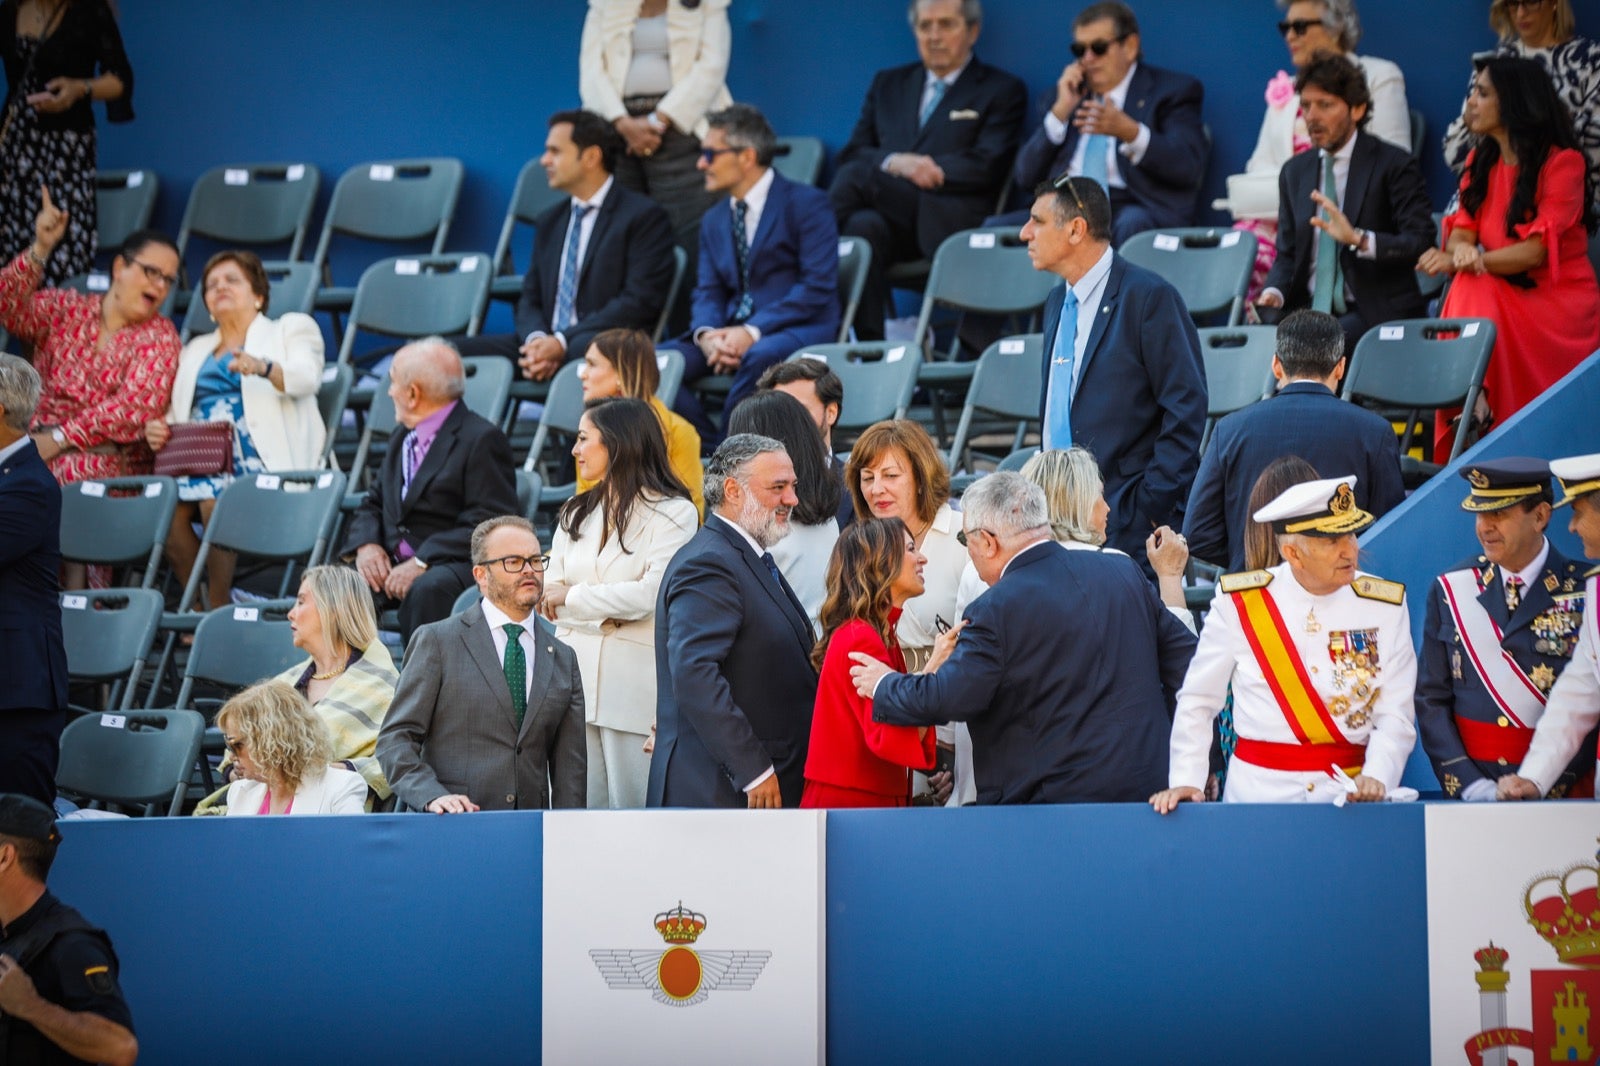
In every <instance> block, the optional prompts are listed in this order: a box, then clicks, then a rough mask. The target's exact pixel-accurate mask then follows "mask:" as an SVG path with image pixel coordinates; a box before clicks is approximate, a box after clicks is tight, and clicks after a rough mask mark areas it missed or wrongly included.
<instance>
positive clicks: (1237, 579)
mask: <svg viewBox="0 0 1600 1066" xmlns="http://www.w3.org/2000/svg"><path fill="white" fill-rule="evenodd" d="M1270 584H1272V571H1270V570H1246V571H1245V572H1244V573H1242V574H1223V575H1222V576H1221V577H1219V578H1217V588H1219V589H1221V590H1222V591H1223V592H1248V591H1249V590H1250V589H1264V588H1266V587H1267V586H1268V585H1270Z"/></svg>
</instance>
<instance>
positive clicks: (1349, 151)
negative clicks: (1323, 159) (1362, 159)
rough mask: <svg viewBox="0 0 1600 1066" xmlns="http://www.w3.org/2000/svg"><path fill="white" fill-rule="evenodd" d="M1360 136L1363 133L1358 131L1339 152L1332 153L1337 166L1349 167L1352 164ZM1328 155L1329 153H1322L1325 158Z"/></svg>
mask: <svg viewBox="0 0 1600 1066" xmlns="http://www.w3.org/2000/svg"><path fill="white" fill-rule="evenodd" d="M1359 136H1361V131H1360V130H1356V131H1355V132H1354V133H1352V134H1351V135H1350V139H1349V140H1348V141H1345V142H1344V144H1343V146H1341V147H1340V148H1339V150H1338V151H1337V152H1334V153H1332V154H1333V162H1334V165H1335V166H1339V165H1341V164H1342V165H1345V166H1348V165H1349V164H1350V157H1351V156H1352V155H1354V154H1355V151H1356V138H1357V137H1359ZM1328 154H1329V153H1328V152H1326V151H1324V152H1323V153H1322V155H1323V156H1327V155H1328Z"/></svg>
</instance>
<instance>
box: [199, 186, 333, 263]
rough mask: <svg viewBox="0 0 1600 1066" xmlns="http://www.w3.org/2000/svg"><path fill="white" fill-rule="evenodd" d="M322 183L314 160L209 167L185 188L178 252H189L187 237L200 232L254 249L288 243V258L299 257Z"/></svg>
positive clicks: (234, 246)
mask: <svg viewBox="0 0 1600 1066" xmlns="http://www.w3.org/2000/svg"><path fill="white" fill-rule="evenodd" d="M321 187H322V171H320V170H318V169H317V167H316V165H315V164H312V163H230V164H227V165H226V166H220V167H212V168H211V169H210V170H208V171H206V172H205V173H204V174H202V175H200V177H199V178H197V179H196V180H195V183H194V186H193V188H191V189H190V190H189V202H188V203H187V204H186V205H185V206H184V209H183V221H182V222H181V223H179V225H178V256H179V258H180V259H181V258H183V256H184V254H185V253H186V252H187V251H188V249H189V239H190V238H191V237H202V238H204V239H206V240H208V241H216V242H217V243H219V244H224V245H227V246H228V247H230V248H239V247H244V248H249V249H251V250H253V251H257V252H259V251H260V250H262V249H270V248H275V247H276V246H278V245H287V246H288V253H287V258H289V259H299V258H300V253H301V252H302V251H303V250H304V247H305V241H306V231H307V230H308V229H309V228H310V225H311V209H312V207H313V206H314V205H315V204H316V202H317V191H318V190H319V189H320V188H321Z"/></svg>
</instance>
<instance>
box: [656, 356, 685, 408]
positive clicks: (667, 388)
mask: <svg viewBox="0 0 1600 1066" xmlns="http://www.w3.org/2000/svg"><path fill="white" fill-rule="evenodd" d="M656 367H657V368H658V369H659V370H660V371H661V384H659V385H657V386H656V396H657V397H658V398H659V399H660V400H661V402H662V403H664V404H666V405H667V406H668V407H671V406H672V401H673V400H676V399H677V398H678V387H679V386H680V385H682V384H683V353H682V352H680V351H678V349H676V348H657V349H656Z"/></svg>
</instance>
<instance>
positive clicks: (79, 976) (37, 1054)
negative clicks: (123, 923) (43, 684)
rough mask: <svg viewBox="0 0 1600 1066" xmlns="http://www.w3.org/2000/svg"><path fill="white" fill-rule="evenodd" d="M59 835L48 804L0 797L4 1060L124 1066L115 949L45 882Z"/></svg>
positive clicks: (125, 1025)
mask: <svg viewBox="0 0 1600 1066" xmlns="http://www.w3.org/2000/svg"><path fill="white" fill-rule="evenodd" d="M60 841H61V835H60V834H59V833H57V832H56V824H55V815H54V813H53V812H52V811H51V810H50V808H49V807H46V806H45V805H44V804H42V803H40V802H39V801H38V800H35V799H31V798H29V797H27V796H19V795H15V794H11V793H7V794H0V1062H3V1063H5V1064H6V1066H35V1064H43V1063H49V1064H55V1063H78V1062H104V1063H116V1064H119V1066H123V1064H130V1063H132V1062H134V1061H135V1060H136V1059H138V1057H139V1042H138V1041H137V1040H136V1039H134V1035H133V1018H132V1016H131V1015H130V1014H129V1013H128V1004H127V1002H126V1001H125V1000H123V998H122V990H121V988H119V987H118V986H117V953H116V952H115V951H113V950H112V948H111V941H110V939H109V938H108V937H107V936H106V934H105V933H103V932H101V931H100V930H99V929H96V928H94V927H93V926H92V925H90V924H89V923H88V922H87V921H85V920H84V918H83V916H82V915H81V914H79V913H78V912H77V911H75V910H73V909H72V908H71V907H69V906H67V905H66V904H64V903H62V902H61V901H60V900H58V899H56V898H55V897H54V896H52V895H51V894H50V892H49V890H48V889H46V888H45V878H46V877H47V876H48V875H49V873H50V864H51V863H52V862H54V861H55V856H56V846H57V844H59V843H60Z"/></svg>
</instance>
